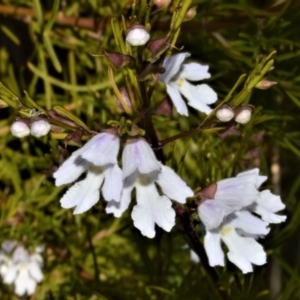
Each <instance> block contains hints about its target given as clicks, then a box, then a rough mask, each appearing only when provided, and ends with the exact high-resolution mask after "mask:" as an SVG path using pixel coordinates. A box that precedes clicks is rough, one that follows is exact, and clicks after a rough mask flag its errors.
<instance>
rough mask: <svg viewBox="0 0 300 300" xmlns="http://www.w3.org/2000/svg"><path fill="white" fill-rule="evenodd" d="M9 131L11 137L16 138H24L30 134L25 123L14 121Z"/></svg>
mask: <svg viewBox="0 0 300 300" xmlns="http://www.w3.org/2000/svg"><path fill="white" fill-rule="evenodd" d="M10 131H11V133H12V135H13V136H15V137H17V138H23V137H25V136H28V135H29V134H30V129H29V127H28V125H27V124H26V123H24V122H23V121H16V122H14V123H13V124H12V125H11V127H10Z"/></svg>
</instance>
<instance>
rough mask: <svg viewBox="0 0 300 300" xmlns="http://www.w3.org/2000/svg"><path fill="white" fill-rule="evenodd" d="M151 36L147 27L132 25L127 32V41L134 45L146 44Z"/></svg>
mask: <svg viewBox="0 0 300 300" xmlns="http://www.w3.org/2000/svg"><path fill="white" fill-rule="evenodd" d="M149 38H150V34H149V32H148V30H147V29H146V27H144V26H142V25H139V24H136V25H133V26H131V27H130V28H129V29H128V31H127V34H126V41H127V42H128V43H129V44H130V45H132V46H142V45H145V44H146V43H147V42H148V40H149Z"/></svg>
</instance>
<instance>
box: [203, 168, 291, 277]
mask: <svg viewBox="0 0 300 300" xmlns="http://www.w3.org/2000/svg"><path fill="white" fill-rule="evenodd" d="M266 179H267V177H266V176H260V175H259V170H258V169H252V170H249V171H246V172H242V173H239V174H238V175H237V176H236V177H234V178H228V179H224V180H221V181H219V182H217V183H216V184H214V185H211V186H210V187H208V188H207V189H206V190H205V189H204V190H203V191H202V193H200V196H201V197H202V202H201V203H200V205H199V206H198V214H199V217H200V219H201V221H202V222H203V224H204V226H205V229H206V235H205V238H204V246H205V250H206V253H207V255H208V258H209V264H210V266H217V265H219V266H224V253H223V251H222V248H221V240H222V241H223V242H224V243H225V244H226V245H227V247H228V249H229V252H228V259H229V260H230V261H231V262H232V263H234V264H235V265H236V266H238V267H239V268H240V269H241V270H242V271H243V273H248V272H251V271H252V264H255V265H262V264H264V263H265V262H266V254H265V252H264V250H263V247H262V246H261V245H260V244H258V243H257V242H256V240H255V239H257V238H259V237H264V236H265V235H266V234H267V233H268V232H269V229H268V228H267V226H268V225H269V223H280V222H283V221H285V219H286V217H285V216H279V215H276V214H275V213H276V212H278V211H279V210H281V209H283V208H284V207H285V206H284V204H283V203H282V202H281V199H280V197H278V196H275V195H273V194H272V193H271V192H270V191H269V190H265V191H263V192H259V191H258V188H259V187H260V185H261V184H262V183H263V182H264V181H265V180H266ZM251 212H254V213H256V214H257V215H260V216H261V217H262V220H260V219H259V218H258V217H255V216H253V215H252V214H251Z"/></svg>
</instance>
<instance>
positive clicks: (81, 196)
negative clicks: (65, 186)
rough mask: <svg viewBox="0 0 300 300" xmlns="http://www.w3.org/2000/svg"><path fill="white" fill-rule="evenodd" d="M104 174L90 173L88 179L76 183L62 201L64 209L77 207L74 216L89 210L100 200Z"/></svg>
mask: <svg viewBox="0 0 300 300" xmlns="http://www.w3.org/2000/svg"><path fill="white" fill-rule="evenodd" d="M103 179H104V174H103V173H102V172H97V171H91V170H90V171H89V172H88V174H87V176H86V178H85V179H84V180H82V181H79V182H77V183H75V184H74V185H73V186H72V187H71V188H70V189H69V190H68V191H67V192H66V193H65V195H64V196H63V197H62V199H61V200H60V203H61V206H62V207H63V208H71V207H74V206H76V209H75V211H74V214H80V213H83V212H85V211H87V210H89V209H90V208H91V207H92V206H93V205H95V204H96V203H97V202H98V201H99V198H100V191H99V189H100V186H101V184H102V182H103Z"/></svg>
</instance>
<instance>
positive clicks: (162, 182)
mask: <svg viewBox="0 0 300 300" xmlns="http://www.w3.org/2000/svg"><path fill="white" fill-rule="evenodd" d="M156 182H157V183H158V184H159V186H160V187H161V189H162V192H163V193H164V194H165V195H166V196H168V197H169V198H170V199H172V200H175V201H177V202H179V203H185V202H186V198H188V197H192V196H193V195H194V193H193V191H192V189H191V188H190V187H188V186H187V184H186V183H185V182H184V181H183V180H182V179H181V178H180V177H179V176H178V175H177V174H176V173H175V172H174V171H173V170H172V169H171V168H169V167H167V166H164V165H162V164H161V172H160V173H159V174H158V178H157V180H156Z"/></svg>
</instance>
